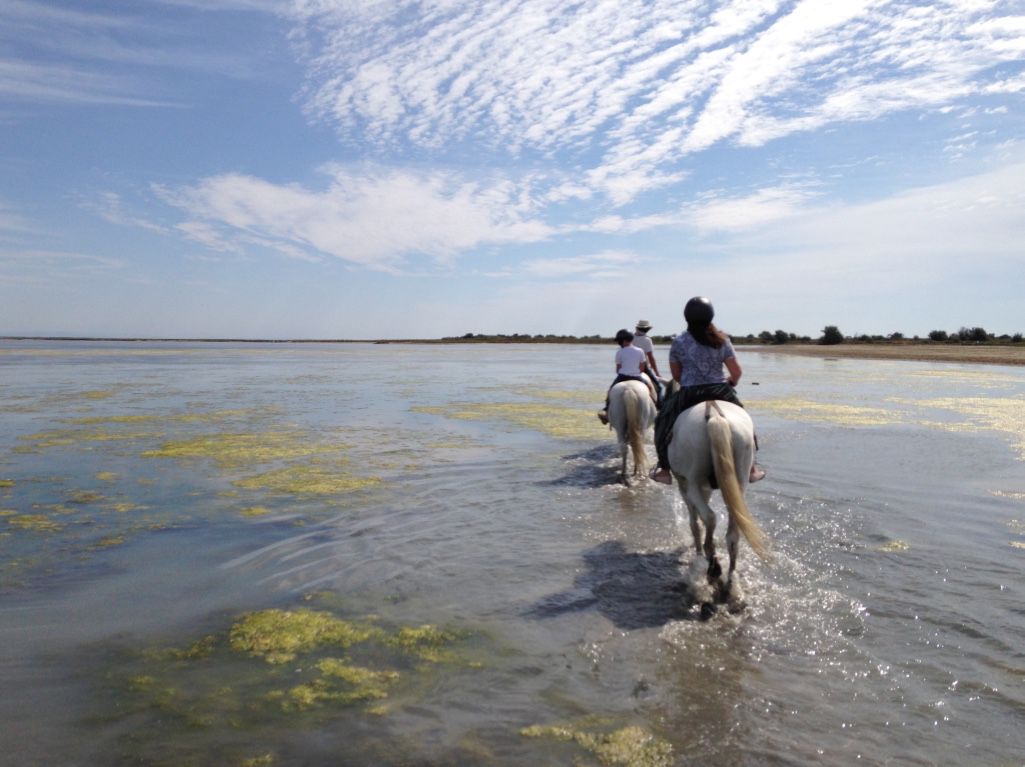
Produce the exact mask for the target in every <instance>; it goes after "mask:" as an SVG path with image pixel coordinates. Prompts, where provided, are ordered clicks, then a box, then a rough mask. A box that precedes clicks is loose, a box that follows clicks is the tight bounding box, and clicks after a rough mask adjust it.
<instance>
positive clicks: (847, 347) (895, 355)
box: [747, 343, 1025, 365]
mask: <svg viewBox="0 0 1025 767" xmlns="http://www.w3.org/2000/svg"><path fill="white" fill-rule="evenodd" d="M747 348H748V349H751V350H752V351H759V352H766V353H769V354H796V355H800V356H803V357H822V358H835V359H865V360H907V361H922V362H959V363H967V364H979V365H983V364H985V365H1025V343H1023V344H1015V345H1014V346H987V345H984V344H980V345H978V346H968V345H953V344H951V345H947V344H833V345H830V346H824V345H822V344H781V345H779V346H749V347H747Z"/></svg>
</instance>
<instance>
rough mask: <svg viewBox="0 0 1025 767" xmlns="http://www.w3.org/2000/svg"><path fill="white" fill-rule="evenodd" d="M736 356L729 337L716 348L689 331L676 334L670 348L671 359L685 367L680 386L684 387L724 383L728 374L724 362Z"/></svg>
mask: <svg viewBox="0 0 1025 767" xmlns="http://www.w3.org/2000/svg"><path fill="white" fill-rule="evenodd" d="M736 356H737V354H736V352H735V351H733V343H732V342H731V341H730V339H729V338H727V339H726V341H725V342H724V343H723V345H722V346H720V347H719V348H718V349H716V348H715V347H712V346H705V345H704V344H699V343H698V342H697V341H695V340H694V336H692V335H691V334H690V333H688V332H687V331H684V332H683V333H680V335H678V336H676V338H674V339H673V345H672V346H671V347H670V348H669V361H670V362H675V363H677V364H678V365H679V366H680V367H681V368H682V369H683V373H682V374H681V375H680V386H683V387H687V386H700V385H701V384H717V383H724V382H725V381H726V378H727V376H726V373H725V372H724V371H723V363H724V362H725V361H726V360H728V359H729V358H730V357H736Z"/></svg>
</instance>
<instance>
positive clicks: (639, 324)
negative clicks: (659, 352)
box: [637, 320, 651, 330]
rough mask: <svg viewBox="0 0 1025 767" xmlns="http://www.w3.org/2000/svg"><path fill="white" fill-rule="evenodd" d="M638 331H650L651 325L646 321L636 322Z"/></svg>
mask: <svg viewBox="0 0 1025 767" xmlns="http://www.w3.org/2000/svg"><path fill="white" fill-rule="evenodd" d="M637 329H638V330H651V323H650V322H648V321H647V320H637Z"/></svg>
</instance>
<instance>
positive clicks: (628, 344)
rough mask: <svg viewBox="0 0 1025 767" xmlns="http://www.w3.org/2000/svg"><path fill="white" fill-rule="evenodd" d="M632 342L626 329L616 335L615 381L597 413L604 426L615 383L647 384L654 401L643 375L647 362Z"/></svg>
mask: <svg viewBox="0 0 1025 767" xmlns="http://www.w3.org/2000/svg"><path fill="white" fill-rule="evenodd" d="M633 340H634V334H633V333H631V332H630V331H629V330H627V329H626V328H624V329H622V330H620V331H619V332H618V333H616V343H617V344H619V349H618V350H617V351H616V380H614V381H613V382H612V384H611V385H610V386H609V390H608V391H607V392H605V407H604V408H602V409H601V410H599V411H598V420H600V421H601V422H602V423H604V424H607V423H608V422H609V391H612V387H613V386H615V385H616V384H617V383H620V382H622V381H640V382H641V383H644V384H647V386H648V392H649V393H650V394H651V398H652V400H654V399H655V391H654V389H653V388H652V386H651V383H650V382H649V381H648V379H647V377H646V376H645V375H644V371H645V370H647V368H648V363H647V360H645V358H644V351H643V350H642V349H638V348H637V347H636V346H634V345H633Z"/></svg>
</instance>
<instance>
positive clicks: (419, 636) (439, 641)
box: [387, 624, 458, 663]
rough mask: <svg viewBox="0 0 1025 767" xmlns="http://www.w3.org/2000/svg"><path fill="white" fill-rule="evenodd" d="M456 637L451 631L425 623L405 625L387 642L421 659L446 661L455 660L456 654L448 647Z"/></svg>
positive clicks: (434, 661) (431, 661)
mask: <svg viewBox="0 0 1025 767" xmlns="http://www.w3.org/2000/svg"><path fill="white" fill-rule="evenodd" d="M456 639H458V637H457V636H456V635H455V634H453V633H452V632H450V631H443V630H441V629H439V628H437V627H436V626H432V625H430V624H425V625H423V626H416V627H412V626H404V627H402V628H400V629H399V630H398V631H397V632H395V634H394V635H392V636H390V637H388V640H387V642H388V644H390V645H392V646H393V647H398V648H400V649H402V650H404V651H405V652H407V653H409V654H410V655H413V656H415V657H417V658H420V659H421V660H425V661H428V662H430V663H444V662H446V661H452V660H454V658H455V656H454V654H453V653H452V652H451V651H449V650H447V649H446V648H447V646H448V645H450V644H452V642H454V641H456Z"/></svg>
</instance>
